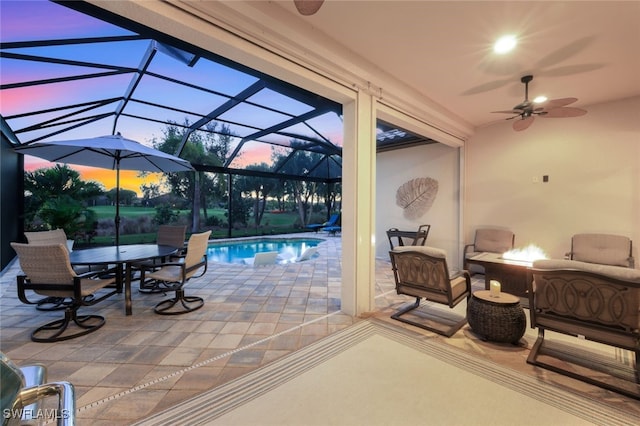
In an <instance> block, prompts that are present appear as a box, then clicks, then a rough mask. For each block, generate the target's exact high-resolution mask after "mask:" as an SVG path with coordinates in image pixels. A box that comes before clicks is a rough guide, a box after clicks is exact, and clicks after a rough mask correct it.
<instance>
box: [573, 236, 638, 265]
mask: <svg viewBox="0 0 640 426" xmlns="http://www.w3.org/2000/svg"><path fill="white" fill-rule="evenodd" d="M571 246H572V247H571V252H572V254H571V259H572V260H579V261H581V262H590V263H602V264H605V265H617V266H627V267H628V266H629V256H630V251H631V240H630V239H629V238H627V237H625V236H622V235H609V234H576V235H574V236H573V239H572V243H571Z"/></svg>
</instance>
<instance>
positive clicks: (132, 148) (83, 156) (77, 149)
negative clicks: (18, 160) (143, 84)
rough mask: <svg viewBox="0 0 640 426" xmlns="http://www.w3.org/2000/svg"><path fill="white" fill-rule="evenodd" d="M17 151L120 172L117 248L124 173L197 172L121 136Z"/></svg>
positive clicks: (42, 144)
mask: <svg viewBox="0 0 640 426" xmlns="http://www.w3.org/2000/svg"><path fill="white" fill-rule="evenodd" d="M15 151H17V152H19V153H21V154H25V155H33V156H34V157H39V158H43V159H45V160H48V161H51V162H56V163H69V164H77V165H83V166H93V167H100V168H103V169H112V170H115V171H116V217H115V224H116V245H119V244H120V169H122V170H139V171H141V172H160V173H168V172H182V171H189V170H194V168H193V167H192V166H191V163H189V162H188V161H187V160H183V159H182V158H178V157H176V156H174V155H171V154H167V153H165V152H162V151H158V150H157V149H153V148H150V147H148V146H145V145H142V144H141V143H139V142H136V141H132V140H130V139H125V138H123V137H122V135H120V133H118V134H117V135H107V136H99V137H96V138H87V139H74V140H61V141H50V142H35V143H32V144H26V145H22V146H19V147H16V148H15Z"/></svg>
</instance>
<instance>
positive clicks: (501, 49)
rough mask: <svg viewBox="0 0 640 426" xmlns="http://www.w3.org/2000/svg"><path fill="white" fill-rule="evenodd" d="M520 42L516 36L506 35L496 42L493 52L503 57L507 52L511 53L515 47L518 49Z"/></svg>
mask: <svg viewBox="0 0 640 426" xmlns="http://www.w3.org/2000/svg"><path fill="white" fill-rule="evenodd" d="M516 44H518V41H517V40H516V36H514V35H506V36H502V37H500V38H499V39H498V41H496V42H495V44H494V45H493V51H494V52H496V53H498V54H500V55H502V54H504V53H507V52H511V51H512V50H513V48H514V47H516Z"/></svg>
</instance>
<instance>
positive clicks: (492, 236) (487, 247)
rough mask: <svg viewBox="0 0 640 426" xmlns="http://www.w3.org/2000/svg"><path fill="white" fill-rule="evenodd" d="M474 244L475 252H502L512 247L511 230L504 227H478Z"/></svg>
mask: <svg viewBox="0 0 640 426" xmlns="http://www.w3.org/2000/svg"><path fill="white" fill-rule="evenodd" d="M474 246H475V247H474V251H475V252H485V251H488V252H492V253H504V252H505V251H508V250H511V249H512V248H513V232H511V231H508V230H504V229H478V230H477V231H476V237H475V241H474Z"/></svg>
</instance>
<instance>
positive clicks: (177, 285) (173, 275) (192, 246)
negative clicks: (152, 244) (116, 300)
mask: <svg viewBox="0 0 640 426" xmlns="http://www.w3.org/2000/svg"><path fill="white" fill-rule="evenodd" d="M210 235H211V231H207V232H203V233H201V234H192V235H191V237H190V238H189V242H188V243H187V251H186V254H185V255H184V256H183V257H180V258H176V260H174V261H171V262H165V263H160V264H157V265H154V267H159V268H160V269H158V270H157V271H152V272H150V273H147V271H146V270H145V269H142V271H141V276H140V280H141V282H146V281H145V280H146V279H147V278H150V279H153V280H157V281H162V283H163V285H165V286H166V288H167V290H168V291H175V297H173V298H171V299H167V300H163V301H162V302H160V303H158V304H157V305H156V306H155V308H154V309H153V310H154V312H155V313H157V314H161V315H178V314H184V313H187V312H192V311H195V310H196V309H200V308H201V307H203V306H204V299H202V298H201V297H197V296H185V294H184V286H185V284H186V283H187V281H188V280H189V279H190V278H195V277H200V276H202V275H204V274H205V272H207V246H208V244H209V236H210ZM198 271H201V272H200V273H199V274H198V275H195V274H196V272H198ZM176 308H177V309H176Z"/></svg>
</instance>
